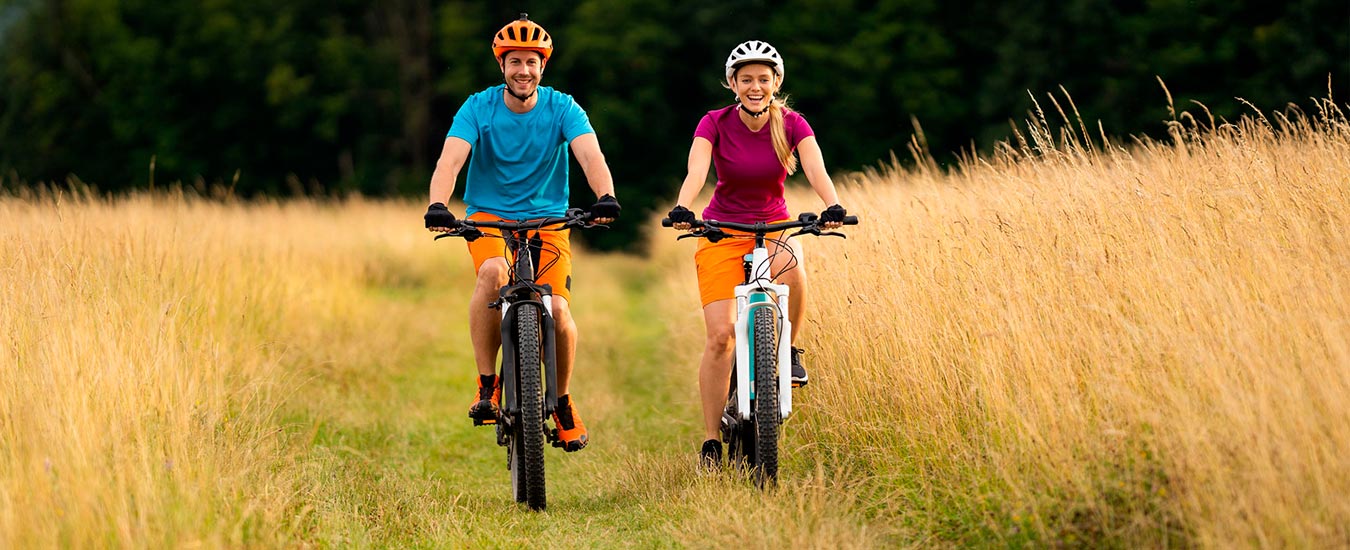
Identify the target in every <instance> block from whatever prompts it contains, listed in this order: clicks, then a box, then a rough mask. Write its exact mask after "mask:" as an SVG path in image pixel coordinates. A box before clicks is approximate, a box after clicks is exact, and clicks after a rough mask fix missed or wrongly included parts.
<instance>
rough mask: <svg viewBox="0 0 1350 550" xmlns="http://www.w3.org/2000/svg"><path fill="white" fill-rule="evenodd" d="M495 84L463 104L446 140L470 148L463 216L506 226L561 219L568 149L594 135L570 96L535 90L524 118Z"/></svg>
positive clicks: (552, 90) (589, 122)
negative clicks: (485, 217)
mask: <svg viewBox="0 0 1350 550" xmlns="http://www.w3.org/2000/svg"><path fill="white" fill-rule="evenodd" d="M505 87H506V85H505V84H498V85H496V86H493V87H491V88H488V89H486V90H483V91H481V92H478V93H476V94H474V95H471V96H469V98H468V99H466V100H464V105H462V106H460V108H459V112H458V113H455V121H454V122H453V123H451V124H450V132H449V133H448V134H446V135H447V137H449V136H454V137H457V138H460V139H463V140H464V141H467V142H469V146H470V147H472V149H471V151H472V153H471V156H470V157H469V173H468V175H467V176H466V177H465V183H464V204H466V205H467V206H468V208H467V210H466V213H467V214H473V213H474V212H487V213H490V214H496V215H498V216H501V217H502V218H505V219H508V220H525V219H531V218H543V217H549V216H561V215H563V213H564V212H566V211H567V206H568V202H567V169H568V166H567V164H568V158H569V156H568V154H567V145H568V144H569V143H571V142H572V140H573V139H575V138H576V137H577V136H581V135H585V134H589V133H593V132H595V129H594V128H591V121H590V119H589V118H587V117H586V111H584V110H582V108H581V106H580V105H577V102H576V101H575V100H573V99H572V96H570V95H567V94H564V93H562V92H559V91H557V90H554V89H553V88H549V87H546V86H540V87H539V101H538V102H537V103H536V104H535V106H534V108H533V109H530V112H528V113H514V112H512V111H511V110H510V109H508V108H506V101H505V100H504V99H503V98H502V95H503V89H504V88H505Z"/></svg>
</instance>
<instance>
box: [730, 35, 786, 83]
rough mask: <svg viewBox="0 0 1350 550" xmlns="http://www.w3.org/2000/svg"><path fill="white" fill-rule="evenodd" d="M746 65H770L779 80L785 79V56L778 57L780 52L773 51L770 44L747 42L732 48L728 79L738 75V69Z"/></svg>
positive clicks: (758, 41)
mask: <svg viewBox="0 0 1350 550" xmlns="http://www.w3.org/2000/svg"><path fill="white" fill-rule="evenodd" d="M746 63H763V64H765V65H769V66H771V67H773V70H774V72H777V73H778V78H783V73H784V69H783V56H781V55H778V50H775V49H773V46H770V45H769V43H768V42H764V41H762V40H746V41H745V42H741V43H740V44H739V45H737V46H736V47H735V48H732V49H731V55H728V56H727V78H731V75H733V74H736V68H737V67H740V66H741V65H744V64H746Z"/></svg>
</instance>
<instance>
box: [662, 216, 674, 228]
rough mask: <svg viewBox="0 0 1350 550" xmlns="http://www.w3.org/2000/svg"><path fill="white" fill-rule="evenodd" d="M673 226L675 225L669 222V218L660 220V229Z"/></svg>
mask: <svg viewBox="0 0 1350 550" xmlns="http://www.w3.org/2000/svg"><path fill="white" fill-rule="evenodd" d="M674 225H675V223H674V222H672V221H670V218H661V227H672V226H674Z"/></svg>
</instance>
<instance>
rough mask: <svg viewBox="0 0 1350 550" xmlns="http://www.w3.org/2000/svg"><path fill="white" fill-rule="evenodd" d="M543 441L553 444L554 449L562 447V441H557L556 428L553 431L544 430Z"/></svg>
mask: <svg viewBox="0 0 1350 550" xmlns="http://www.w3.org/2000/svg"><path fill="white" fill-rule="evenodd" d="M544 439H547V440H548V441H549V442H550V443H552V444H553V446H554V447H561V446H562V440H561V439H558V429H557V428H553V429H549V430H544Z"/></svg>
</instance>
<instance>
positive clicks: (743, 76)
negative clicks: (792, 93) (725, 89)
mask: <svg viewBox="0 0 1350 550" xmlns="http://www.w3.org/2000/svg"><path fill="white" fill-rule="evenodd" d="M778 84H779V78H778V75H777V74H775V73H774V72H773V68H772V67H769V66H768V65H762V64H759V63H750V64H747V65H745V66H743V67H741V68H739V69H736V72H735V73H734V74H732V75H731V91H733V92H736V99H737V100H738V101H740V102H741V105H742V106H744V107H745V108H746V109H747V110H750V111H753V112H759V111H763V110H764V109H765V108H767V107H768V106H769V101H771V100H773V94H775V93H777V92H778Z"/></svg>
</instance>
